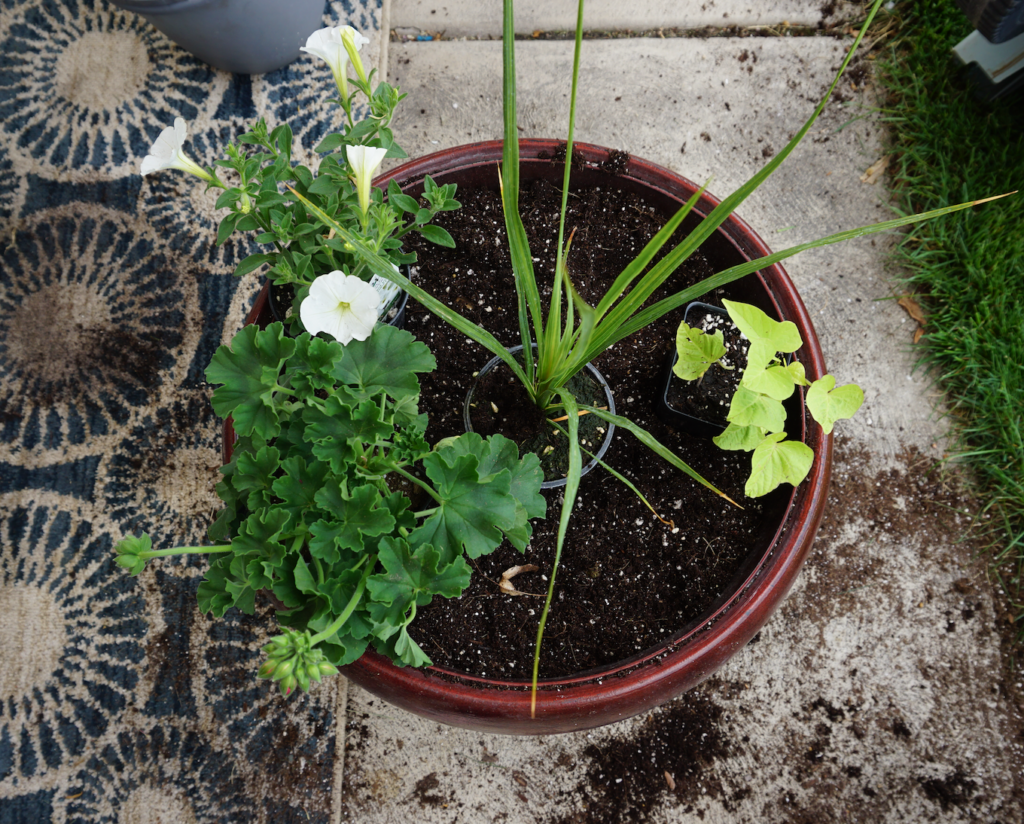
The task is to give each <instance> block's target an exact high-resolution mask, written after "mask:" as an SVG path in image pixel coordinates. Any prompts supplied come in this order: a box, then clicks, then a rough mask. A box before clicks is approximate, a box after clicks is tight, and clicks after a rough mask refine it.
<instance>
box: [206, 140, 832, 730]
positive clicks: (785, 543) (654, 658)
mask: <svg viewBox="0 0 1024 824" xmlns="http://www.w3.org/2000/svg"><path fill="white" fill-rule="evenodd" d="M519 145H520V163H521V167H522V166H523V165H532V164H537V163H541V162H547V161H549V160H550V159H551V157H552V155H553V154H554V153H555V151H556V150H557V149H558V148H559V147H563V146H564V145H565V144H564V141H560V140H552V139H523V140H520V144H519ZM573 148H574V153H575V152H578V153H579V154H580V155H582V157H583V159H584V162H585V164H586V165H587V167H588V168H593V169H596V168H599V165H600V164H602V163H605V162H607V161H608V159H609V157H610V155H611V150H609V149H606V148H603V147H601V146H596V145H593V144H588V143H575V144H574V146H573ZM501 156H502V141H500V140H492V141H485V142H480V143H472V144H466V145H462V146H456V147H454V148H451V149H445V150H442V151H438V152H435V153H433V154H430V155H426V156H424V157H421V158H417V159H415V160H412V161H409V162H407V163H404V164H402V165H400V166H397V167H395V168H394V169H392V170H390V171H389V172H387V173H386V174H385V175H383V176H381V177H380V178H378V179H377V180H376V181H375V185H377V186H385V187H386V186H387V184H388V182H389V181H391V180H395V181H396V182H397V183H398V184H399V185H400V186H402V187H403V188H405V187H409V186H413V185H415V184H417V183H419V182H421V181H422V179H423V178H424V177H425V176H426V175H427V174H430V175H432V176H439V175H444V176H450V175H452V174H456V173H460V172H466V171H467V170H471V169H473V168H475V167H481V166H495V167H496V166H497V164H498V163H499V162H500V160H501ZM560 176H561V172H559V179H560ZM615 176H616V177H617V178H621V179H623V180H625V181H630V182H632V183H634V184H639V185H640V186H642V187H643V188H645V189H650V190H653V191H654V192H656V193H658V194H659V195H661V196H664V197H667V198H670V199H671V200H673V201H676V202H678V203H679V204H680V205H682V203H684V202H686V200H687V199H688V198H689V197H690V196H691V195H692V194H693V193H694V192H697V191H698V190H699V189H700V187H699V186H698V185H697V184H695V183H693V182H692V181H690V180H688V179H687V178H684V177H682V176H681V175H678V174H676V173H675V172H673V171H671V170H669V169H667V168H665V167H662V166H659V165H658V164H655V163H652V162H650V161H647V160H643V159H641V158H637V157H633V156H630V157H629V160H628V163H627V165H626V168H625V171H623V172H620V173H618V174H616V175H615ZM496 186H497V172H496V170H495V187H496ZM719 202H720V201H719V200H718V199H717V198H715V197H714V196H713V195H711V194H710V193H708V192H707V191H705V192H704V193H703V194H702V195H701V197H700V198H699V200H698V202H697V205H696V206H695V207H694V213H696V214H697V215H698V216H701V217H703V216H705V215H707V214H708V213H709V212H710V211H711V210H712V209H713V208H714V207H715V206H717V205H718V204H719ZM716 234H717V235H719V236H722V237H723V238H724V239H726V240H727V241H728V242H729V243H730V244H731V245H732V246H733V247H734V248H735V249H736V251H737V252H738V253H740V254H742V255H744V256H745V257H747V259H756V258H758V257H761V256H764V255H768V254H770V250H769V248H768V246H767V244H765V242H764V241H763V240H762V239H761V238H760V236H759V235H758V234H757V233H756V232H755V231H754V230H753V229H752V228H751V227H750V226H749V224H747V223H746V222H745V221H744V220H743V219H742V218H740V217H738V216H736V215H735V214H733V215H731V216H730V217H729V218H728V219H727V220H726V221H725V222H724V223H723V224H722V226H721V227H720V228H719V229H718V230H717V231H716ZM756 277H757V278H758V280H760V281H761V283H762V285H763V286H764V289H765V291H766V292H767V294H768V296H769V297H770V299H771V300H772V302H773V303H774V304H775V306H776V308H777V310H779V312H780V314H784V315H785V318H786V319H787V320H791V321H793V322H794V323H796V325H797V327H798V328H799V329H800V332H801V337H802V338H803V340H804V347H803V348H802V349H801V350H800V356H801V357H800V359H801V361H803V362H804V366H805V370H806V373H807V375H808V378H809V379H810V380H812V381H813V380H814V379H816V378H818V377H821V376H822V375H824V374H825V371H826V370H825V363H824V356H823V354H822V351H821V347H820V343H819V342H818V338H817V335H816V333H815V331H814V326H813V323H812V321H811V318H810V315H809V313H808V312H807V309H806V307H805V306H804V304H803V301H802V299H801V298H800V295H799V293H798V292H797V291H796V287H795V286H794V285H793V282H792V281H791V280H790V278H789V276H788V275H787V274H786V271H785V269H783V267H782V266H781V265H779V264H777V263H776V264H773V265H772V266H767V267H765V268H764V269H762V270H760V272H758V273H757V275H756ZM263 302H264V296H263V295H262V294H261V296H260V299H259V300H258V301H257V304H256V305H255V306H254V307H253V311H252V312H251V313H250V316H249V319H247V322H253V321H254V320H255V319H256V317H257V315H258V313H259V311H260V310H261V306H262V303H263ZM783 309H784V312H783ZM264 311H265V310H264ZM225 434H226V435H227V434H228V433H227V427H225ZM803 440H804V442H805V443H807V444H808V445H809V446H811V448H812V449H813V450H814V453H815V461H814V464H813V465H812V468H811V471H810V473H809V474H808V477H807V479H805V481H804V482H803V483H802V484H801V485H800V486H799V487H797V488H795V489H794V490H793V491H792V493H791V495H790V496H789V501H788V506H787V516H786V517H785V518H784V519H783V520H782V522H781V524H780V526H779V527H778V529H777V531H776V534H775V537H774V539H773V540H772V541H771V542H770V544H769V548H768V550H767V551H766V552H765V553H764V555H763V556H762V557H761V559H760V560H759V561H758V562H757V563H756V564H754V565H753V567H752V568H751V569H750V571H749V573H748V575H747V577H746V579H745V580H744V581H743V583H742V584H741V585H740V586H738V587H737V588H736V589H735V590H734V592H733V593H732V595H731V596H729V597H728V598H726V599H725V600H724V602H723V603H721V604H719V605H718V606H717V607H716V608H714V609H713V610H712V611H710V613H709V614H707V615H705V616H702V617H701V619H700V621H699V623H696V624H694V625H691V626H690V627H688V628H684V629H683V630H681V631H679V632H677V633H675V634H674V635H672V636H671V637H670V638H669V639H667V640H666V641H665V642H664V643H662V644H660V645H658V646H656V647H653V648H650V649H648V650H645V651H643V652H641V653H639V654H637V655H635V656H632V657H631V658H628V659H625V660H623V661H619V662H616V663H615V664H613V665H611V666H608V667H603V668H600V669H598V670H591V671H588V672H584V673H579V674H576V675H573V676H571V677H563V678H548V679H543V680H541V681H539V683H538V691H537V697H536V710H535V713H532V712H531V695H530V690H529V687H530V683H529V681H521V680H516V681H513V680H498V679H492V678H486V677H479V676H474V675H470V674H467V673H459V672H455V671H451V670H446V669H443V668H441V667H427V668H423V669H413V668H411V667H397V666H395V665H394V664H392V663H391V661H390V660H388V659H387V658H385V657H384V656H382V655H380V654H378V653H376V652H374V651H372V650H367V651H366V652H365V653H364V654H363V656H362V657H361V658H360V659H359V660H357V661H356V662H354V663H353V664H350V665H348V666H346V667H343V668H342V672H343V673H344V674H345V675H346V676H347V677H348V678H350V679H351V680H353V681H355V682H356V683H357V684H359V685H360V686H362V687H364V688H366V689H368V690H369V691H371V692H373V693H374V694H375V695H377V696H378V697H381V698H383V699H385V700H386V701H388V702H390V703H392V704H396V705H397V706H399V707H402V708H404V709H407V710H410V711H413V712H416V713H417V714H420V715H423V716H425V717H427V718H430V719H432V720H435V721H440V722H443V723H447V724H452V725H455V726H465V727H469V728H471V729H475V730H478V731H484V732H499V733H507V734H517V735H535V734H549V733H563V732H571V731H579V730H585V729H590V728H593V727H597V726H601V725H603V724H607V723H611V722H614V721H618V720H622V719H625V718H628V717H630V716H632V715H636V714H638V713H640V712H644V711H646V710H649V709H653V708H654V707H656V706H658V705H660V704H662V703H664V702H665V701H667V700H670V699H671V698H673V697H675V696H677V695H679V694H680V693H682V692H684V691H686V690H687V689H690V688H692V687H693V686H696V684H698V683H700V682H701V681H703V680H704V679H705V678H707V677H708V676H710V675H711V674H712V673H714V672H715V671H716V670H717V669H718V668H719V667H721V666H722V665H723V664H724V663H725V662H726V661H727V660H728V659H729V658H731V657H732V655H733V654H734V653H735V652H737V651H738V650H739V649H741V648H742V647H743V646H745V645H746V644H747V643H748V642H749V641H750V640H751V638H753V636H754V635H755V634H756V633H757V632H758V631H759V630H760V629H761V627H762V626H763V625H764V623H765V622H766V621H767V620H768V618H769V617H770V616H771V614H772V613H773V612H774V610H775V609H776V608H777V607H778V605H779V604H780V603H781V602H782V600H783V599H784V598H785V597H786V595H787V594H788V593H789V590H790V588H791V587H792V585H793V582H794V580H795V578H796V575H797V573H798V572H799V570H800V567H801V566H802V565H803V562H804V560H805V558H806V556H807V554H808V552H809V551H810V547H811V545H812V543H813V539H814V536H815V534H816V533H817V530H818V527H819V525H820V523H821V519H822V515H823V513H824V509H825V502H826V497H827V492H828V486H829V481H830V479H831V472H832V446H833V437H832V435H831V434H828V435H826V434H825V433H824V432H823V431H822V430H821V427H820V426H818V425H817V424H815V423H813V422H811V423H810V424H809V423H808V420H807V416H806V415H805V416H804V426H803ZM228 442H229V441H227V439H226V440H225V444H227V443H228Z"/></svg>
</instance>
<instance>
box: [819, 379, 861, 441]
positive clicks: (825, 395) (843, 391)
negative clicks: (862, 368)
mask: <svg viewBox="0 0 1024 824" xmlns="http://www.w3.org/2000/svg"><path fill="white" fill-rule="evenodd" d="M835 385H836V379H835V377H834V376H833V375H825V376H823V377H821V378H818V380H816V381H815V382H814V383H812V384H811V388H810V389H808V390H807V409H808V410H809V411H810V413H811V415H812V416H813V417H814V420H816V421H817V422H818V423H820V424H821V428H822V429H823V430H825V434H826V435H827V434H828V433H830V432H831V431H832V427H833V426H835V423H836V421H840V420H844V419H846V418H852V417H853V415H854V413H855V412H856V411H857V410H858V409H860V407H861V404H863V403H864V392H863V390H862V389H861V388H860V387H859V386H857V385H856V384H854V383H850V384H847V385H846V386H840V387H839V388H838V389H836V388H834V387H835Z"/></svg>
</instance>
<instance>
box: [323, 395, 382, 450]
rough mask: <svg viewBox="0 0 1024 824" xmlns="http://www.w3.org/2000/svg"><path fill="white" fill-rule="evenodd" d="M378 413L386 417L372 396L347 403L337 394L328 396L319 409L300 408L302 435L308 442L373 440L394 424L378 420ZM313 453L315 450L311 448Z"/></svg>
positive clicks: (362, 441) (369, 441)
mask: <svg viewBox="0 0 1024 824" xmlns="http://www.w3.org/2000/svg"><path fill="white" fill-rule="evenodd" d="M382 417H385V418H386V416H385V415H382V412H381V407H380V405H379V404H378V403H376V402H375V401H373V400H364V401H362V402H361V403H359V404H358V405H350V404H347V403H345V402H344V401H343V400H341V399H340V398H338V397H337V396H334V397H330V398H328V399H327V400H326V401H325V402H324V408H323V410H322V411H321V410H320V409H316V408H315V407H311V408H309V409H306V410H305V411H304V412H303V419H304V420H305V421H306V430H305V433H304V434H303V437H304V438H305V439H306V440H307V441H309V442H310V443H319V444H326V445H327V446H328V447H330V446H331V444H332V443H335V442H345V441H348V440H356V441H359V442H360V443H365V444H376V443H378V442H380V441H386V440H388V439H389V438H390V437H391V436H392V435H394V433H395V428H394V426H393V425H392V424H391V423H389V422H387V420H381V418H382ZM313 453H314V454H317V451H316V449H315V448H314V450H313ZM318 457H319V456H318Z"/></svg>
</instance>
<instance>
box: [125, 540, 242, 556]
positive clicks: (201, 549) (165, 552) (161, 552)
mask: <svg viewBox="0 0 1024 824" xmlns="http://www.w3.org/2000/svg"><path fill="white" fill-rule="evenodd" d="M230 551H231V544H220V545H218V546H178V547H173V548H172V549H153V550H150V551H149V552H140V553H139V557H140V558H146V559H149V558H166V557H167V556H169V555H209V554H212V553H214V552H230Z"/></svg>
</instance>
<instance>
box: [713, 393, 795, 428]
mask: <svg viewBox="0 0 1024 824" xmlns="http://www.w3.org/2000/svg"><path fill="white" fill-rule="evenodd" d="M726 420H728V421H729V422H730V423H734V424H736V425H737V426H760V427H763V428H764V429H767V430H768V431H769V432H781V431H782V430H783V428H785V426H786V409H785V407H783V405H782V403H781V402H780V401H777V400H775V399H774V398H769V397H768V396H767V395H762V394H761V393H760V392H751V391H750V390H749V389H747V388H745V387H744V386H743V384H742V383H741V384H740V385H739V387H738V388H737V389H736V394H734V395H733V396H732V403H731V404H730V405H729V414H728V415H727V416H726Z"/></svg>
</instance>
